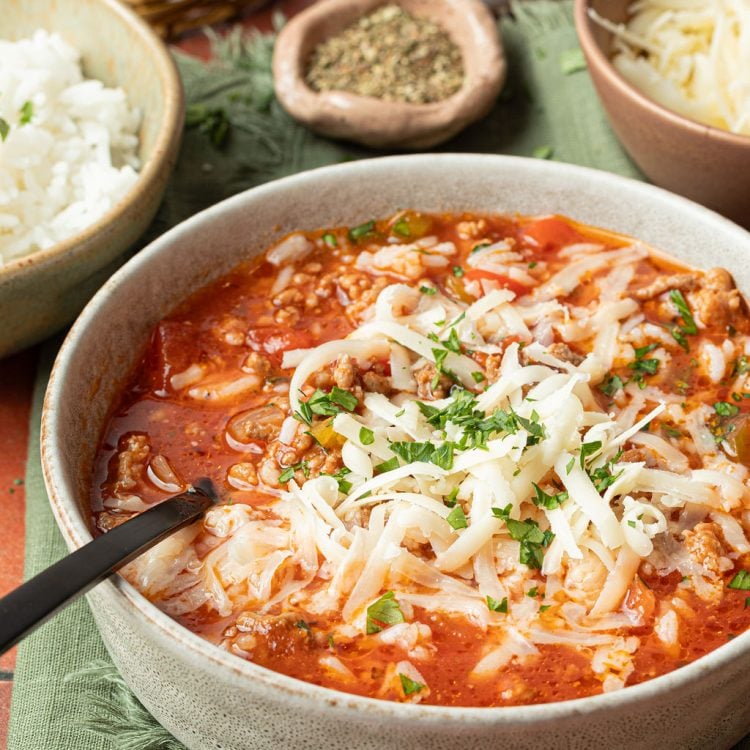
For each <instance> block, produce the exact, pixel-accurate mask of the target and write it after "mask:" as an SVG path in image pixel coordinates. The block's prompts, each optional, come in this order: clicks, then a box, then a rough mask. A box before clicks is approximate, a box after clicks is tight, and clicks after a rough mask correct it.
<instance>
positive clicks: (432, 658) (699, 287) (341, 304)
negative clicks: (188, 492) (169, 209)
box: [42, 155, 750, 749]
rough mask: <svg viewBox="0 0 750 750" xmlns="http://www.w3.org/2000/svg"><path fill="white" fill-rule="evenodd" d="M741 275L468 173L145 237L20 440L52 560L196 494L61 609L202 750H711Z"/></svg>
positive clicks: (576, 202) (578, 200)
mask: <svg viewBox="0 0 750 750" xmlns="http://www.w3.org/2000/svg"><path fill="white" fill-rule="evenodd" d="M362 185H367V190H363V189H362ZM342 195H347V196H348V197H347V200H346V201H342V200H341V196H342ZM748 250H750V236H749V235H748V234H747V233H746V232H745V231H744V230H742V229H740V228H738V227H737V226H735V225H733V224H731V223H730V222H728V221H727V220H725V219H723V218H721V217H719V216H718V215H716V214H713V213H711V212H710V211H708V210H706V209H704V208H701V207H699V206H697V205H695V204H692V203H690V202H689V201H686V200H685V199H682V198H679V197H676V196H673V195H671V194H669V193H666V192H664V191H662V190H660V189H658V188H654V187H652V186H647V185H644V184H641V183H637V182H634V181H629V180H626V179H623V178H620V177H616V176H613V175H610V174H606V173H601V172H596V171H592V170H587V169H583V168H579V167H574V166H570V165H563V164H556V163H546V162H540V161H539V160H527V159H520V158H514V157H500V156H487V155H430V156H429V157H427V156H405V157H391V158H384V159H375V160H369V161H363V162H357V163H351V164H346V165H339V166H335V167H326V168H323V169H319V170H315V171H312V172H307V173H303V174H300V175H295V176H293V177H289V178H285V179H283V180H280V181H277V182H274V183H271V184H268V185H265V186H263V187H260V188H256V189H254V190H252V191H249V192H246V193H243V194H241V195H238V196H236V197H234V198H231V199H229V200H228V201H225V202H223V203H221V204H219V205H217V206H214V207H213V208H211V209H208V210H207V211H204V212H202V213H201V214H198V215H197V216H196V217H193V218H192V219H190V220H189V221H187V222H185V223H184V224H182V225H180V226H178V227H176V228H175V229H173V230H171V231H170V232H169V233H167V234H166V235H164V236H163V237H161V238H160V239H158V240H157V241H156V242H155V243H153V244H152V245H151V246H150V247H149V248H147V249H146V250H145V251H144V252H143V253H141V254H139V255H138V257H136V258H135V259H133V260H132V261H130V262H129V263H128V264H126V266H125V267H124V268H123V269H122V270H121V271H119V272H118V273H117V274H116V275H115V276H113V277H112V279H110V280H109V281H108V282H107V283H106V284H105V286H104V287H103V288H102V290H101V291H100V292H99V293H98V294H97V296H96V297H95V298H94V300H92V302H91V303H90V304H89V306H88V307H87V308H86V310H85V311H84V312H83V313H82V315H81V317H80V318H79V320H78V321H77V322H76V324H75V325H74V327H73V329H72V330H71V333H70V334H69V337H68V339H67V340H66V342H65V344H64V345H63V348H62V350H61V352H60V355H59V357H58V360H57V363H56V365H55V368H54V371H53V374H52V378H51V381H50V385H49V389H48V392H47V396H46V402H45V411H44V417H43V432H42V453H43V463H44V472H45V481H46V484H47V488H48V491H49V494H50V498H51V503H52V507H53V510H54V512H55V515H56V518H57V521H58V524H59V526H60V529H61V531H62V533H63V535H64V537H65V539H66V542H67V543H68V545H69V547H70V548H71V549H74V548H77V547H79V546H81V545H82V544H84V543H85V542H86V541H88V540H90V539H91V537H92V535H96V534H101V533H106V532H107V531H108V530H109V529H111V528H113V527H114V526H116V525H117V524H119V523H121V522H122V521H124V520H126V519H128V518H130V517H132V516H133V515H134V514H137V513H139V512H142V511H143V510H145V509H147V508H148V507H150V506H151V505H153V504H154V503H157V502H159V501H160V500H163V499H165V498H167V497H169V496H170V495H171V494H175V493H177V492H179V491H181V490H183V489H184V488H186V487H188V486H189V485H190V484H191V482H193V481H195V480H196V479H197V478H198V477H200V476H209V477H210V478H212V479H213V481H214V482H215V484H216V485H217V487H218V488H219V502H218V503H217V505H216V506H215V507H213V508H212V509H211V510H209V511H208V512H207V513H206V515H205V517H204V518H203V519H202V520H201V521H200V522H197V523H196V524H193V525H192V526H191V527H189V528H187V529H184V530H182V531H180V532H178V533H176V534H174V535H173V536H172V537H170V538H169V539H167V540H165V541H164V542H162V543H161V544H160V545H158V546H157V547H154V548H153V549H152V550H151V551H149V552H147V553H145V554H144V555H142V556H141V557H140V558H138V559H137V560H135V561H134V562H132V563H131V564H130V565H128V566H127V567H126V568H124V569H123V570H122V571H121V575H120V576H118V577H116V578H115V579H113V580H111V581H107V582H105V583H103V584H102V585H101V586H99V587H98V588H96V589H95V590H94V591H92V592H91V593H90V594H89V600H90V603H91V607H92V611H93V612H94V616H95V619H96V622H97V625H98V627H99V629H100V631H101V634H102V637H103V639H104V642H105V644H106V645H107V648H108V649H109V651H110V653H111V655H112V657H113V659H114V661H115V663H116V664H117V666H118V668H119V669H120V671H121V672H122V674H123V676H124V677H125V679H126V681H127V682H128V684H129V685H130V687H131V688H132V689H133V691H134V692H135V694H136V695H137V696H138V698H139V699H140V700H141V701H142V702H143V704H144V705H145V706H146V707H147V708H148V709H149V710H150V711H151V712H152V713H153V714H154V715H155V716H156V718H157V719H158V720H159V721H160V722H161V723H162V724H163V725H164V726H165V727H167V728H168V729H169V730H170V731H171V732H172V733H173V734H174V735H175V736H176V737H177V738H178V739H179V740H181V741H182V742H183V743H185V744H186V746H188V747H190V748H201V749H202V748H215V747H232V748H244V747H247V748H251V747H252V748H258V747H269V748H270V747H276V746H278V745H279V744H280V743H284V744H291V745H293V746H305V747H322V746H341V747H345V746H347V747H358V748H359V747H362V748H370V747H372V748H397V747H398V748H404V747H406V748H411V747H413V748H417V747H423V746H425V745H426V744H430V745H432V746H435V747H437V748H442V747H445V748H448V747H460V748H472V747H476V746H478V745H480V744H485V743H487V742H495V743H497V742H503V743H506V744H508V745H510V746H513V747H522V748H526V747H529V748H531V747H538V746H539V745H540V744H546V745H550V746H560V745H563V744H564V745H566V746H571V747H585V746H589V745H592V744H597V745H604V746H616V747H623V748H637V747H643V746H649V745H651V744H655V743H657V742H658V743H660V744H661V745H664V746H665V747H674V748H683V747H686V746H693V745H694V746H699V745H710V746H729V745H730V744H731V743H732V742H734V741H736V740H737V739H739V738H740V737H741V736H742V735H743V734H744V733H745V732H746V731H747V729H748V726H750V715H749V714H750V712H749V711H748V709H747V707H746V701H745V695H746V691H747V688H748V684H747V681H748V678H747V677H746V674H747V671H748V670H747V662H748V659H749V658H750V657H749V656H748V650H750V637H748V635H747V633H746V632H745V630H746V629H747V627H748V625H749V624H750V610H748V608H747V606H746V605H747V599H748V590H750V559H748V552H750V543H748V541H747V533H748V531H747V529H748V526H747V524H748V522H749V520H750V519H748V517H747V513H746V511H745V507H746V505H747V501H748V499H749V498H748V491H747V477H748V467H747V464H748V463H750V461H749V460H748V459H749V458H750V457H748V455H747V450H746V441H747V437H746V435H747V427H746V422H745V414H746V412H747V411H748V409H750V384H746V380H747V377H748V372H750V365H749V364H748V362H750V360H749V359H748V357H750V319H749V318H748V312H747V307H746V302H745V299H744V297H743V295H742V290H743V289H745V288H748V285H749V284H750V278H749V277H748V273H747V269H746V264H744V263H743V260H742V259H743V254H744V253H745V252H746V251H748ZM81 403H86V404H87V408H86V409H81V408H80V404H81Z"/></svg>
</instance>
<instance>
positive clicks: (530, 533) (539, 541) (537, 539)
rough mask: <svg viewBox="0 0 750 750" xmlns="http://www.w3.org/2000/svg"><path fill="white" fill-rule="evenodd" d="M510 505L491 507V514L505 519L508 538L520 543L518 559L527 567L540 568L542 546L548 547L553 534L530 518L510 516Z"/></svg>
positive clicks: (553, 536)
mask: <svg viewBox="0 0 750 750" xmlns="http://www.w3.org/2000/svg"><path fill="white" fill-rule="evenodd" d="M511 508H512V506H511V505H510V504H508V505H506V506H505V508H492V515H494V516H495V518H500V519H502V520H503V521H505V525H506V526H507V528H508V533H509V534H510V538H511V539H514V540H515V541H517V542H520V543H521V548H520V554H519V560H520V562H522V563H523V564H524V565H527V566H528V567H529V568H537V569H539V568H541V567H542V561H543V560H544V548H545V547H549V545H550V544H551V542H552V540H553V539H554V538H555V535H554V534H553V533H552V532H551V531H549V530H547V531H542V530H541V529H540V528H539V524H538V523H537V522H536V521H534V520H533V519H532V518H527V519H526V520H525V521H517V520H515V519H514V518H511V517H510V511H511Z"/></svg>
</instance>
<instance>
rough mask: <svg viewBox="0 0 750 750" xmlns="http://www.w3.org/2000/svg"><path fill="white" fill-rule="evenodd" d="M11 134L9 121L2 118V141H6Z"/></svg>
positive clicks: (0, 126)
mask: <svg viewBox="0 0 750 750" xmlns="http://www.w3.org/2000/svg"><path fill="white" fill-rule="evenodd" d="M8 133H10V125H9V124H8V121H7V120H4V119H3V118H2V117H0V140H2V141H4V140H5V139H6V138H7V137H8Z"/></svg>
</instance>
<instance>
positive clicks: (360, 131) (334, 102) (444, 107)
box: [273, 0, 506, 149]
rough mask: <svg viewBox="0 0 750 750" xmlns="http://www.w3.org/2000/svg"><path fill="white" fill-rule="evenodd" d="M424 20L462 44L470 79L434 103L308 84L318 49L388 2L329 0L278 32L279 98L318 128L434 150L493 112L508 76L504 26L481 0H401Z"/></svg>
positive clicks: (378, 144)
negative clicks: (312, 58) (315, 87)
mask: <svg viewBox="0 0 750 750" xmlns="http://www.w3.org/2000/svg"><path fill="white" fill-rule="evenodd" d="M398 4H399V5H400V6H401V7H402V8H404V10H406V11H407V12H408V13H410V14H411V15H413V16H415V17H417V18H420V17H422V18H429V19H430V20H432V21H434V22H435V23H437V24H438V25H439V26H441V27H442V28H444V29H445V30H446V31H447V32H448V33H449V34H450V36H451V38H452V40H453V41H454V42H455V44H456V45H457V46H458V48H459V49H460V50H461V54H462V57H463V63H464V73H465V77H464V84H463V86H462V87H461V88H460V89H459V90H458V91H457V92H456V93H455V94H453V96H450V97H448V98H447V99H444V100H442V101H438V102H432V103H430V104H411V103H408V102H397V101H386V100H383V99H376V98H373V97H367V96H359V95H357V94H352V93H349V92H346V91H321V92H316V91H313V90H312V89H311V88H310V87H309V86H308V85H307V84H306V83H305V66H306V65H307V61H308V59H309V56H310V53H311V52H312V50H313V49H314V48H315V47H316V46H317V45H318V44H319V43H320V42H322V41H323V40H325V39H327V38H329V37H331V36H334V35H336V34H337V33H338V32H340V31H341V30H342V29H344V28H346V27H347V26H349V25H350V24H352V23H353V22H355V21H356V20H357V19H358V18H359V17H361V16H364V15H367V14H368V13H369V12H370V11H372V10H374V9H375V8H376V7H377V6H379V5H382V0H322V2H318V3H315V5H313V6H312V7H310V8H308V9H307V10H306V11H304V12H302V13H300V14H299V15H298V16H295V17H294V18H293V19H292V20H291V21H290V22H289V23H288V24H287V25H286V26H284V28H283V29H282V30H281V32H280V33H279V36H278V39H277V40H276V46H275V48H274V55H273V77H274V85H275V88H276V96H277V97H278V99H279V101H280V102H281V104H282V105H283V107H284V108H285V109H286V110H287V111H288V112H289V114H291V115H292V116H293V117H295V118H297V119H298V120H300V121H301V122H303V123H305V124H306V125H308V126H309V127H310V128H312V130H314V131H316V132H318V133H321V134H322V135H327V136H331V137H333V138H346V139H348V140H352V141H357V142H359V143H363V144H364V145H366V146H376V147H393V148H399V149H416V148H428V147H430V146H434V145H436V144H438V143H441V142H442V141H445V140H447V139H448V138H450V137H452V136H454V135H455V134H456V133H458V132H459V131H460V130H462V129H463V128H465V127H466V126H467V125H468V124H469V123H471V122H474V121H475V120H478V119H479V118H481V117H483V116H484V115H485V114H487V112H489V110H490V108H491V107H492V104H493V103H494V101H495V99H496V98H497V95H498V94H499V93H500V89H501V88H502V85H503V83H504V81H505V73H506V66H505V57H504V55H503V51H502V47H501V44H500V39H499V35H498V29H497V24H496V22H495V20H494V19H493V17H492V14H491V13H490V12H489V10H488V9H487V7H486V6H485V5H484V4H483V3H482V2H481V1H480V0H398Z"/></svg>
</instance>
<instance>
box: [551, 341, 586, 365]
mask: <svg viewBox="0 0 750 750" xmlns="http://www.w3.org/2000/svg"><path fill="white" fill-rule="evenodd" d="M547 351H548V352H549V353H550V354H551V355H552V356H553V357H557V359H561V360H563V362H570V364H571V365H573V366H574V367H578V365H580V364H581V362H583V360H584V359H585V357H583V356H581V355H580V354H578V352H574V351H573V350H572V349H571V348H570V347H569V346H568V345H567V344H563V343H562V342H560V343H557V344H552V345H551V346H549V347H548V348H547Z"/></svg>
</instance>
